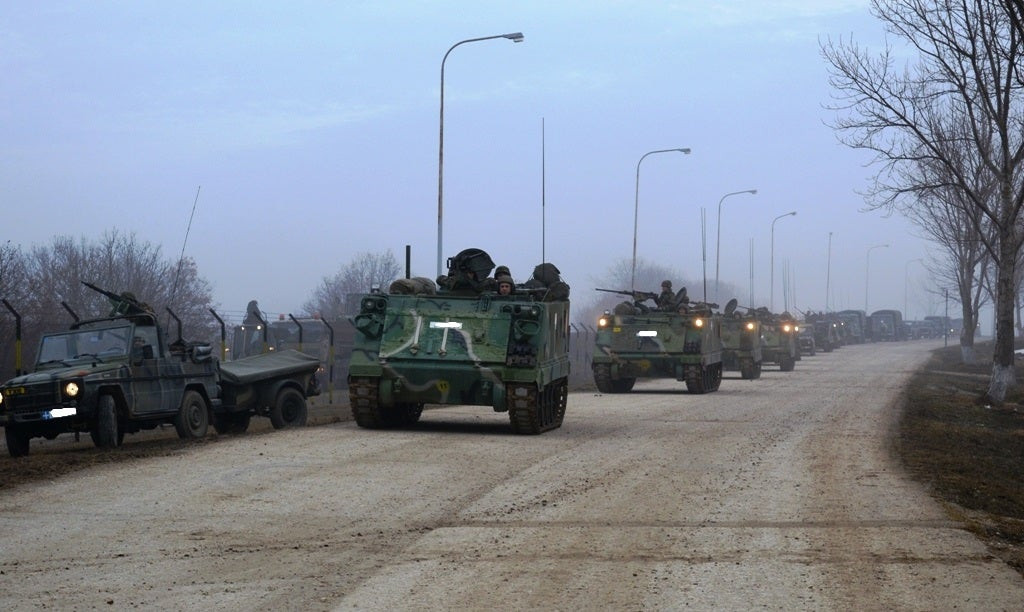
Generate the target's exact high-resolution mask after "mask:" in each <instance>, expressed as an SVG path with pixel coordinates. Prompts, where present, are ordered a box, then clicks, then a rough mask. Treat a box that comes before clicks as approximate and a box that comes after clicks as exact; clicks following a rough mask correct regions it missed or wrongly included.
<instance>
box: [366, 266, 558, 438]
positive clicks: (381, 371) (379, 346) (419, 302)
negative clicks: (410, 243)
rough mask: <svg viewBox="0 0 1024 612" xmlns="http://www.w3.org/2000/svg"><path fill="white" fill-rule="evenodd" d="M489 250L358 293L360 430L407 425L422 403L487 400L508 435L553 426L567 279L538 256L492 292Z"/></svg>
mask: <svg viewBox="0 0 1024 612" xmlns="http://www.w3.org/2000/svg"><path fill="white" fill-rule="evenodd" d="M492 269H494V262H493V261H492V260H491V258H490V256H489V255H488V254H487V253H486V252H484V251H482V250H480V249H466V250H464V251H462V252H460V253H459V254H458V255H456V256H455V257H451V258H449V259H448V275H447V276H442V277H440V278H439V279H438V287H437V288H436V289H435V285H434V283H433V282H431V281H430V280H429V279H415V280H416V281H417V282H408V281H405V279H403V282H398V281H396V283H395V284H393V286H392V287H389V289H388V293H369V294H366V295H363V296H362V298H361V299H360V308H359V313H358V314H357V315H355V316H354V317H352V319H351V321H352V324H353V325H354V326H355V329H356V334H355V341H354V346H353V350H352V358H351V360H350V362H349V374H348V384H349V402H350V404H351V407H352V413H353V416H354V418H355V421H356V423H357V424H358V425H359V426H360V427H365V428H373V429H381V428H392V427H400V426H408V425H411V424H413V423H415V422H416V421H418V420H419V418H420V416H421V414H422V411H423V407H424V405H425V404H464V405H473V406H490V407H491V408H493V409H494V411H495V412H508V416H509V421H510V423H511V425H512V430H513V431H514V432H515V433H517V434H539V433H541V432H544V431H548V430H550V429H555V428H557V427H560V426H561V425H562V420H563V418H564V416H565V408H566V400H567V398H568V378H569V286H568V285H566V284H565V283H563V282H562V281H561V279H560V278H559V272H558V269H557V268H556V267H555V266H554V265H552V264H550V263H544V264H541V265H539V266H537V267H536V268H535V269H534V274H533V278H531V279H530V281H528V282H527V283H525V284H522V285H516V286H515V287H514V289H513V290H512V292H511V293H510V294H508V295H502V294H500V293H499V292H498V291H497V290H496V289H497V283H496V281H495V279H492V278H489V274H490V271H491V270H492Z"/></svg>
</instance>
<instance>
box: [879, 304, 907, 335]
mask: <svg viewBox="0 0 1024 612" xmlns="http://www.w3.org/2000/svg"><path fill="white" fill-rule="evenodd" d="M870 329H871V339H872V340H874V341H875V342H892V341H896V340H906V336H905V335H904V334H905V333H906V329H905V328H904V326H903V313H901V312H900V311H898V310H892V309H883V310H876V311H874V312H873V313H871V317H870Z"/></svg>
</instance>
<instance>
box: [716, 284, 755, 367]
mask: <svg viewBox="0 0 1024 612" xmlns="http://www.w3.org/2000/svg"><path fill="white" fill-rule="evenodd" d="M761 361H762V350H761V321H759V320H758V318H757V316H756V315H755V314H753V313H752V312H750V311H749V310H748V311H747V314H743V313H742V312H739V311H738V310H737V301H736V298H733V299H731V300H729V302H728V303H727V304H726V305H725V311H724V316H723V317H722V369H723V370H725V371H726V372H739V373H740V378H742V379H744V380H754V379H757V378H760V377H761Z"/></svg>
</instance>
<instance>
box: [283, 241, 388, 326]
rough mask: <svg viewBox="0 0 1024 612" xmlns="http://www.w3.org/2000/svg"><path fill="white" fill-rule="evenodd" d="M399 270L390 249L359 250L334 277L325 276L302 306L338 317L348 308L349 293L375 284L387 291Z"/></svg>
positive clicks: (314, 311) (326, 316)
mask: <svg viewBox="0 0 1024 612" xmlns="http://www.w3.org/2000/svg"><path fill="white" fill-rule="evenodd" d="M401 271H402V269H401V267H400V266H399V265H398V262H397V261H396V260H395V255H394V253H392V252H391V251H387V252H385V253H370V252H365V253H360V254H358V255H356V256H355V257H354V258H353V259H352V261H350V262H349V263H348V264H346V265H344V266H342V268H341V269H340V270H338V272H337V273H336V274H335V275H334V276H330V277H324V279H323V280H322V281H321V282H320V285H319V286H318V287H317V288H316V289H314V290H313V293H312V294H311V295H310V297H309V299H308V300H306V302H305V304H303V306H302V307H303V309H304V310H305V311H306V312H307V313H309V314H319V315H320V316H321V317H323V318H324V319H327V320H335V319H338V318H341V317H343V316H344V315H345V314H348V312H349V310H350V306H351V304H348V299H349V296H350V295H355V294H360V293H367V292H369V291H370V290H371V289H372V288H374V287H377V288H380V289H382V290H384V291H386V290H387V287H388V285H390V284H391V282H392V281H394V280H395V279H397V278H398V277H399V275H400V274H401Z"/></svg>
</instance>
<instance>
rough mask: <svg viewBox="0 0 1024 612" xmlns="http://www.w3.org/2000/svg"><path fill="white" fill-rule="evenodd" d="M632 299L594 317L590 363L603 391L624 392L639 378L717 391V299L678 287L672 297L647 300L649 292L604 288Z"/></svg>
mask: <svg viewBox="0 0 1024 612" xmlns="http://www.w3.org/2000/svg"><path fill="white" fill-rule="evenodd" d="M600 291H610V292H612V293H620V294H623V295H628V296H630V297H632V298H633V300H632V301H631V302H630V301H625V302H622V303H620V304H618V305H617V306H616V307H615V308H614V310H613V311H606V312H605V313H604V314H603V315H602V316H601V317H600V318H599V319H598V322H597V334H596V339H595V345H594V354H593V358H592V362H591V363H592V365H591V368H592V369H593V372H594V383H595V384H596V385H597V388H598V390H599V391H601V392H602V393H626V392H628V391H630V390H632V388H633V385H634V383H636V380H637V379H638V378H672V379H675V380H679V381H685V382H686V389H687V391H689V392H690V393H710V392H713V391H717V390H718V388H719V386H720V385H721V383H722V315H720V314H717V313H715V312H714V310H713V309H714V308H717V307H718V306H717V305H716V304H709V303H704V302H690V301H689V300H688V299H687V298H686V294H685V289H680V290H679V291H678V292H677V293H676V295H675V299H674V301H673V303H671V304H665V305H662V306H654V307H651V306H648V305H647V304H646V303H645V302H646V301H648V300H653V299H654V298H655V297H656V296H655V295H654V294H653V293H644V292H632V291H625V290H621V291H620V290H608V289H600Z"/></svg>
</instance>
